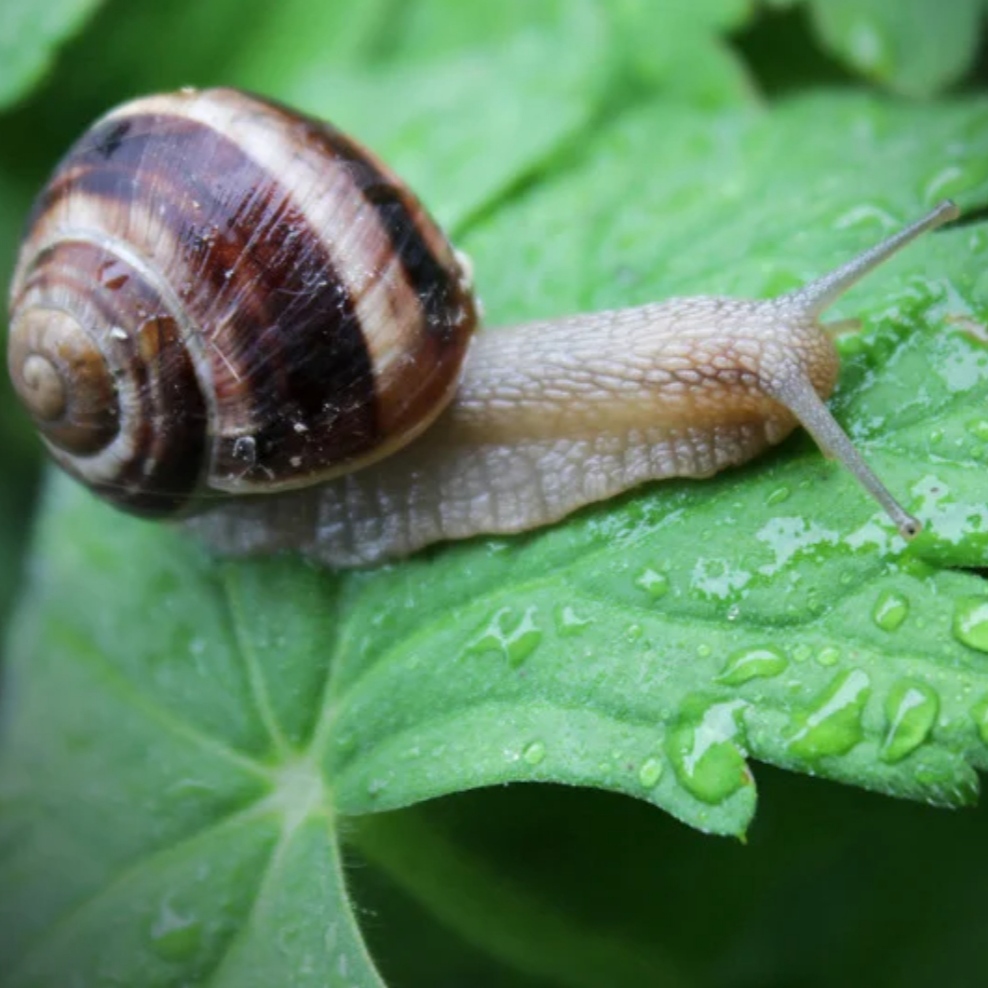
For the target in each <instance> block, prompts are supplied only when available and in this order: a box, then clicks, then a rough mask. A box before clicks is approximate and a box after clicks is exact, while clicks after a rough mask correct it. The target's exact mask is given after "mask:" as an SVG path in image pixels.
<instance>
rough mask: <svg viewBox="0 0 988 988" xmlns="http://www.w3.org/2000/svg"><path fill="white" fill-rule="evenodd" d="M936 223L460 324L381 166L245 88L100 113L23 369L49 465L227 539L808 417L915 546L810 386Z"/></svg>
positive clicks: (482, 528)
mask: <svg viewBox="0 0 988 988" xmlns="http://www.w3.org/2000/svg"><path fill="white" fill-rule="evenodd" d="M956 215H957V210H956V207H954V206H953V204H952V203H946V202H945V203H942V204H940V205H939V206H937V207H936V208H934V209H933V210H932V211H931V212H930V213H929V214H928V215H927V216H925V217H923V218H922V219H921V220H919V221H918V222H916V223H913V224H912V225H911V226H909V227H907V228H906V229H904V230H902V231H900V232H899V233H897V234H895V235H893V236H891V237H889V238H888V239H886V240H885V241H883V242H882V243H880V244H878V245H876V246H875V247H873V248H871V249H870V250H867V251H865V252H863V253H862V254H860V255H859V256H858V257H856V258H854V259H852V260H851V261H849V262H848V263H847V264H844V265H843V266H841V267H839V268H837V269H836V270H834V271H832V272H831V273H829V274H827V275H824V276H823V277H822V278H820V279H818V280H816V281H814V282H811V283H810V284H808V285H806V286H805V287H803V288H801V289H798V290H796V291H794V292H791V293H788V294H786V295H783V296H781V297H780V298H776V299H769V300H766V301H746V300H739V299H728V298H718V297H707V296H703V297H696V298H682V299H672V300H669V301H667V302H662V303H656V304H652V305H645V306H641V307H639V308H631V309H623V310H615V311H609V312H601V313H595V314H591V315H580V316H573V317H569V318H564V319H555V320H551V321H539V322H532V323H526V324H524V325H520V326H515V327H510V328H505V329H500V330H491V331H489V332H485V333H480V334H477V335H476V336H473V335H472V333H473V330H474V328H475V325H476V321H477V312H476V306H475V303H474V300H473V296H472V294H471V290H470V285H469V274H468V272H467V270H466V265H465V264H464V263H462V262H461V260H460V259H459V258H458V256H457V255H456V253H455V252H454V251H453V249H452V248H451V246H450V245H449V243H448V242H447V241H446V239H445V238H444V236H443V235H442V233H441V232H440V231H439V229H438V228H437V227H436V226H435V224H434V223H433V222H432V221H431V220H430V219H429V217H428V216H427V214H426V213H425V211H424V210H423V208H422V207H421V205H420V204H419V203H418V201H417V199H416V198H415V196H414V195H413V194H412V193H411V192H410V191H409V190H408V189H407V188H406V187H405V186H404V185H403V184H402V183H401V181H400V180H399V179H398V178H397V176H395V175H394V174H393V173H392V172H391V171H390V170H389V169H388V168H387V167H386V166H385V165H383V164H382V163H381V162H380V161H378V160H377V159H376V158H375V157H374V156H373V155H371V154H370V153H369V152H367V151H365V150H364V149H362V148H360V147H358V146H357V145H356V144H354V143H353V142H352V141H350V140H349V139H348V138H346V137H345V136H343V135H342V134H340V133H339V132H338V131H335V130H333V129H332V128H331V127H329V126H327V125H325V124H322V123H320V122H318V121H314V120H311V119H309V118H307V117H304V116H302V115H299V114H295V113H293V112H292V111H289V110H287V109H286V108H284V107H282V106H280V105H278V104H273V103H270V102H268V101H265V100H262V99H258V98H257V97H253V96H249V95H247V94H244V93H240V92H237V91H234V90H209V91H205V92H202V93H199V92H194V91H182V92H180V93H176V94H172V95H167V96H155V97H149V98H146V99H142V100H137V101H134V102H133V103H129V104H126V105H124V106H122V107H120V108H118V109H117V110H115V111H113V112H111V113H110V114H108V115H107V116H106V117H104V118H103V119H102V120H101V121H98V122H97V123H96V124H95V125H94V127H93V128H91V129H90V131H89V132H88V133H87V134H86V135H84V136H83V138H82V139H81V140H80V141H79V142H78V143H77V144H76V145H75V147H74V148H72V149H71V150H70V151H69V153H68V155H67V156H66V158H65V159H64V160H63V162H62V164H61V165H60V166H59V168H58V169H57V170H56V173H55V175H54V177H53V178H52V180H51V181H50V182H49V184H48V185H47V186H46V188H45V189H44V190H43V192H42V194H41V195H40V197H39V199H38V201H37V203H36V205H35V209H34V211H33V213H32V216H31V218H30V221H29V226H28V234H27V237H26V240H25V243H24V246H23V248H22V250H21V254H20V257H19V261H18V266H17V270H16V271H15V276H14V280H13V287H12V294H11V324H12V328H11V335H10V341H9V346H8V363H9V366H10V371H11V376H12V379H13V382H14V386H15V388H16V390H17V392H18V394H19V395H20V397H21V400H22V401H23V403H24V404H25V406H26V407H27V408H28V410H29V411H30V412H31V414H32V415H33V417H34V419H35V422H36V424H37V425H38V428H39V431H40V432H41V434H42V436H43V438H44V440H45V442H46V444H47V445H48V447H49V449H50V450H51V452H52V454H53V456H54V458H55V459H56V461H57V462H58V463H59V464H61V465H62V466H63V467H64V468H65V469H66V470H68V471H69V472H70V473H72V474H73V475H75V476H76V477H78V478H79V479H81V480H83V481H84V482H85V483H87V484H88V485H89V486H90V487H91V488H92V489H93V490H94V491H95V492H96V493H98V494H100V495H101V496H103V497H105V498H106V499H108V500H110V501H112V502H113V503H115V504H117V505H118V506H120V507H124V508H126V509H128V510H131V511H134V512H137V513H142V514H147V515H158V516H169V515H171V516H179V517H181V516H188V515H194V513H195V512H200V514H199V515H197V516H193V517H187V518H185V520H184V521H183V524H185V525H186V526H187V527H188V528H189V529H190V530H192V531H194V532H195V533H197V534H198V536H199V537H200V538H202V539H203V540H205V541H206V542H207V543H208V544H209V545H211V546H212V547H214V548H215V549H216V550H218V551H220V552H223V553H228V554H236V555H243V554H251V553H270V552H276V551H280V550H292V551H297V552H301V553H303V554H304V555H306V556H308V557H310V558H313V559H315V560H318V561H320V562H322V563H326V564H330V565H334V566H354V565H363V564H368V563H374V562H378V561H381V560H384V559H389V558H393V557H396V556H401V555H406V554H408V553H411V552H414V551H416V550H417V549H420V548H422V547H423V546H426V545H429V544H430V543H433V542H438V541H442V540H446V539H462V538H466V537H469V536H472V535H478V534H484V533H487V534H494V533H510V532H519V531H523V530H526V529H531V528H535V527H538V526H541V525H545V524H548V523H551V522H553V521H556V520H557V519H559V518H562V517H563V516H565V515H566V514H568V513H570V512H572V511H574V510H575V509H577V508H579V507H581V506H583V505H586V504H589V503H592V502H595V501H600V500H602V499H604V498H609V497H612V496H614V495H615V494H618V493H620V492H622V491H625V490H627V489H629V488H631V487H634V486H636V485H638V484H641V483H643V482H644V481H647V480H653V479H659V478H664V477H673V476H678V477H705V476H709V475H710V474H713V473H715V472H717V471H719V470H721V469H724V468H725V467H729V466H733V465H736V464H740V463H743V462H745V461H747V460H749V459H751V458H752V457H754V456H756V455H757V454H758V453H760V452H762V451H763V450H764V449H765V448H766V447H768V446H770V445H772V444H774V443H778V442H779V441H781V440H782V439H783V438H785V436H786V435H787V434H788V433H789V432H791V431H792V429H793V428H794V427H795V425H796V424H797V423H799V424H801V425H803V426H804V427H805V428H806V429H807V430H808V431H809V432H810V433H811V434H812V435H813V437H814V438H815V439H816V441H817V443H818V444H819V445H820V447H821V448H822V449H823V451H824V452H825V453H827V454H828V455H831V456H833V457H835V458H838V459H839V460H840V461H841V462H842V463H843V464H844V466H845V467H847V468H848V469H849V470H850V471H851V472H852V473H853V474H854V476H855V477H856V478H857V480H858V481H859V482H860V483H861V485H862V486H863V487H864V488H865V489H866V490H867V491H868V492H869V493H871V494H872V495H873V496H874V498H875V499H876V500H877V501H878V502H879V503H880V504H881V505H882V507H883V508H884V509H885V511H886V512H887V513H888V515H889V516H890V517H891V518H892V520H893V521H894V522H895V523H896V525H897V526H898V528H899V531H900V532H901V533H902V534H903V535H904V536H905V537H910V536H911V535H913V534H915V533H916V531H918V529H919V523H918V521H917V520H916V519H914V518H913V517H912V516H910V515H909V514H907V513H906V511H905V510H904V509H903V508H902V507H901V506H900V505H899V504H898V502H896V501H895V499H894V498H893V496H892V495H891V494H890V493H889V491H888V490H886V488H885V487H884V486H883V485H882V483H881V481H880V480H879V479H878V478H877V477H876V476H875V474H874V473H873V472H872V471H871V470H870V468H869V467H868V466H867V464H866V463H865V462H864V460H863V459H862V458H861V455H860V454H859V453H858V451H857V450H856V449H855V447H854V446H853V444H852V443H851V441H850V439H849V438H848V437H847V435H846V434H845V433H844V432H843V430H842V429H841V427H840V425H839V424H838V423H837V422H836V421H835V420H834V419H833V417H832V416H831V414H830V412H829V411H828V410H827V407H826V405H825V404H824V400H823V399H825V398H826V397H827V396H828V395H829V394H830V392H831V391H832V389H833V387H834V384H835V382H836V380H837V375H838V370H839V367H838V359H837V353H836V350H835V347H834V344H833V340H832V335H833V332H834V331H835V329H836V324H835V325H833V326H829V327H828V326H827V325H825V324H823V323H821V322H820V316H821V314H822V312H823V311H824V310H825V309H826V308H827V307H828V306H829V305H830V304H831V303H832V302H833V301H834V300H835V299H836V298H838V297H839V296H840V295H841V294H842V293H843V292H845V291H846V290H847V289H848V288H849V287H850V286H851V285H853V284H854V283H855V282H856V281H858V280H859V279H860V278H861V277H863V276H864V275H865V274H866V273H868V272H869V271H871V270H872V269H873V268H875V267H876V266H877V265H878V264H880V263H882V262H883V261H884V260H886V259H887V258H888V257H890V256H891V255H892V254H894V253H895V252H896V251H898V250H899V249H901V248H902V247H903V246H904V245H905V244H907V243H909V242H910V241H912V240H913V239H915V238H916V237H917V236H919V234H921V233H923V232H925V231H927V230H930V229H933V228H935V227H936V226H939V225H941V224H942V223H944V222H946V221H947V220H949V219H952V218H954V217H955V216H956Z"/></svg>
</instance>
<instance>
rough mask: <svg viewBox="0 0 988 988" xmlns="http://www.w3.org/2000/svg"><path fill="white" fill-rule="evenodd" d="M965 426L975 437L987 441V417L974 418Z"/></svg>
mask: <svg viewBox="0 0 988 988" xmlns="http://www.w3.org/2000/svg"><path fill="white" fill-rule="evenodd" d="M965 428H966V429H967V431H968V432H970V433H971V435H972V436H974V438H975V439H980V440H981V441H982V442H986V443H988V419H974V420H972V421H971V422H968V423H967V425H966V426H965Z"/></svg>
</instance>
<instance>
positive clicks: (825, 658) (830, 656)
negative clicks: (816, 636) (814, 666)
mask: <svg viewBox="0 0 988 988" xmlns="http://www.w3.org/2000/svg"><path fill="white" fill-rule="evenodd" d="M816 660H817V662H819V663H820V665H822V666H835V665H837V663H838V662H839V661H840V649H839V648H834V646H833V645H824V647H823V648H821V649H820V651H819V652H817V653H816Z"/></svg>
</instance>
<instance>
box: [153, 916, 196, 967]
mask: <svg viewBox="0 0 988 988" xmlns="http://www.w3.org/2000/svg"><path fill="white" fill-rule="evenodd" d="M148 932H149V935H150V940H151V947H152V949H153V950H154V952H155V953H156V954H157V955H158V956H159V957H161V958H162V959H163V960H166V961H172V962H174V963H181V962H182V961H188V960H189V959H190V958H192V957H194V956H195V955H196V953H197V952H198V950H199V946H200V944H201V942H202V924H201V923H200V922H199V920H197V919H195V918H193V917H191V916H183V915H182V914H181V913H179V912H176V910H175V909H174V908H173V907H172V905H171V904H170V903H168V902H163V903H162V904H161V908H160V909H159V910H158V915H157V916H156V917H155V918H154V921H153V922H152V924H151V928H150V930H149V931H148Z"/></svg>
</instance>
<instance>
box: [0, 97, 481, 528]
mask: <svg viewBox="0 0 988 988" xmlns="http://www.w3.org/2000/svg"><path fill="white" fill-rule="evenodd" d="M10 314H11V331H10V339H9V344H8V363H9V367H10V372H11V377H12V380H13V382H14V386H15V389H16V390H17V392H18V394H19V396H20V398H21V400H22V402H23V403H24V405H25V406H26V407H27V409H28V411H29V412H30V414H31V415H32V417H33V418H34V420H35V422H36V424H37V426H38V428H39V430H40V431H41V434H42V436H43V437H44V439H45V442H46V444H47V445H48V447H49V449H50V450H51V452H52V453H53V455H54V457H55V459H56V460H57V461H58V462H59V463H60V464H61V465H62V466H63V467H65V468H66V469H67V470H68V471H69V472H70V473H72V474H74V475H75V476H77V477H79V478H80V479H82V480H83V481H84V482H86V483H87V484H88V485H89V486H90V487H92V488H93V489H94V490H95V491H96V492H97V493H99V494H101V495H102V496H104V497H106V498H108V499H110V500H112V501H114V502H115V503H117V504H118V505H120V506H122V507H125V508H127V509H129V510H132V511H134V512H137V513H140V514H146V515H168V514H174V513H189V512H191V511H194V510H196V509H197V508H199V507H202V506H206V505H208V504H209V499H210V497H222V496H226V495H230V494H257V493H263V492H267V491H271V490H285V489H291V488H294V487H301V486H305V485H307V484H311V483H316V482H319V481H321V480H324V479H327V478H329V477H332V476H335V475H338V474H341V473H345V472H348V471H350V470H354V469H358V468H359V467H361V466H363V465H366V464H367V463H370V462H373V461H374V460H377V459H380V458H381V457H382V456H385V455H387V454H388V453H390V452H391V451H392V450H394V449H396V448H398V447H399V446H401V445H404V444H405V443H407V442H408V441H410V440H411V439H412V438H414V437H415V436H416V435H418V434H419V433H420V432H421V431H422V430H423V429H425V428H426V427H427V426H428V425H429V424H430V423H431V422H432V420H433V419H434V418H435V417H436V416H437V415H438V414H439V412H440V411H441V410H442V409H443V407H445V405H446V403H447V402H448V401H449V399H450V397H451V396H452V394H453V391H454V390H455V387H456V382H457V380H458V376H459V371H460V367H461V364H462V361H463V358H464V355H465V353H466V348H467V345H468V343H469V339H470V334H471V332H472V330H473V329H474V327H475V324H476V321H477V315H476V310H475V305H474V301H473V297H472V294H471V287H470V285H469V280H468V276H467V274H466V273H465V271H464V269H463V268H462V267H461V265H460V263H459V261H458V260H457V257H456V255H455V253H454V252H453V250H452V248H451V247H450V245H449V243H448V242H447V240H446V239H445V237H444V236H443V234H442V233H441V231H440V230H439V229H438V227H437V226H436V225H435V223H434V222H433V221H432V220H431V219H430V218H429V216H428V215H427V214H426V212H425V211H424V210H423V208H422V206H421V205H420V203H419V202H418V200H417V199H416V198H415V196H414V195H413V194H412V193H411V192H410V191H409V190H408V189H407V187H406V186H405V185H404V184H403V183H402V182H401V180H400V179H399V178H398V177H397V176H396V175H395V174H394V173H393V172H391V171H390V169H388V168H387V167H386V166H385V165H384V164H382V163H381V162H380V161H379V160H378V159H377V158H375V157H374V156H373V155H372V154H370V153H369V152H368V151H367V150H365V149H364V148H362V147H360V146H358V145H357V144H356V143H354V142H353V141H352V140H350V139H349V138H347V137H345V136H344V135H343V134H341V133H340V132H338V131H337V130H335V129H333V128H332V127H330V126H328V125H326V124H324V123H321V122H319V121H316V120H314V119H311V118H308V117H305V116H302V115H300V114H297V113H295V112H293V111H289V110H287V109H286V108H284V107H282V106H280V105H278V104H275V103H272V102H270V101H267V100H263V99H260V98H258V97H255V96H251V95H248V94H245V93H242V92H239V91H235V90H228V89H217V90H207V91H202V92H197V91H192V90H183V91H181V92H178V93H174V94H170V95H162V96H152V97H148V98H144V99H139V100H136V101H134V102H131V103H128V104H125V105H124V106H121V107H119V108H118V109H116V110H114V111H112V112H111V113H110V114H108V115H107V116H105V117H104V118H103V119H102V120H100V121H98V122H97V123H96V124H95V125H94V126H93V127H92V128H91V129H90V130H89V131H88V132H87V133H86V134H85V135H84V136H83V137H82V138H81V139H80V140H79V141H78V142H77V143H76V144H75V146H74V147H72V148H71V149H70V151H69V152H68V154H67V155H66V157H65V158H64V159H63V161H62V162H61V164H60V165H59V167H58V168H57V170H56V172H55V174H54V175H53V177H52V178H51V180H50V181H49V183H48V185H47V186H46V187H45V189H44V190H43V191H42V193H41V194H40V196H39V198H38V200H37V202H36V203H35V206H34V209H33V211H32V213H31V216H30V218H29V222H28V233H27V236H26V239H25V242H24V245H23V247H22V249H21V254H20V257H19V260H18V265H17V269H16V271H15V275H14V279H13V284H12V288H11V301H10Z"/></svg>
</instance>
